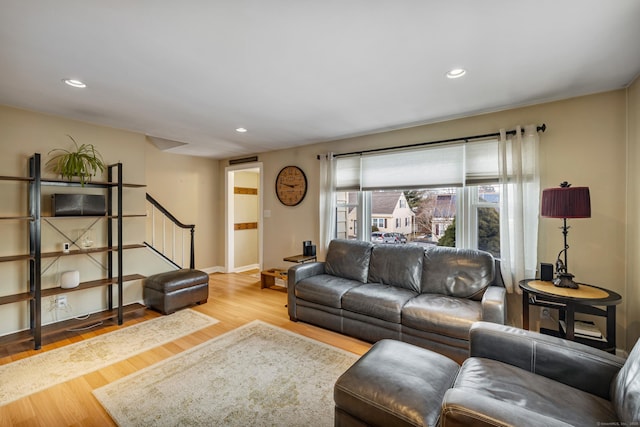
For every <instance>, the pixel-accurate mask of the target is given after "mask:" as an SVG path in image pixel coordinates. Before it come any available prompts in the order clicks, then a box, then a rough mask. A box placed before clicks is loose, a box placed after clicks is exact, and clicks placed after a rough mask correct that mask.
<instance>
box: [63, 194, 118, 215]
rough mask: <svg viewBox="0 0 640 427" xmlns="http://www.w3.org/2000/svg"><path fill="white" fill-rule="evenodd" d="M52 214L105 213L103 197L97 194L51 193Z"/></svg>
mask: <svg viewBox="0 0 640 427" xmlns="http://www.w3.org/2000/svg"><path fill="white" fill-rule="evenodd" d="M51 212H52V213H53V216H83V215H88V216H100V215H105V214H106V213H107V208H106V203H105V198H104V196H102V195H99V194H53V195H51Z"/></svg>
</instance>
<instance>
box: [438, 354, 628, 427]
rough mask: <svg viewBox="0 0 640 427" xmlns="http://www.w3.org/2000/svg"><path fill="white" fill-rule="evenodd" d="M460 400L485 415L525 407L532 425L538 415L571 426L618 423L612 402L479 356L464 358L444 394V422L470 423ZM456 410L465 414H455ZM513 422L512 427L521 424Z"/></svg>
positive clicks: (469, 412) (470, 413) (470, 417)
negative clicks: (472, 403)
mask: <svg viewBox="0 0 640 427" xmlns="http://www.w3.org/2000/svg"><path fill="white" fill-rule="evenodd" d="M460 400H464V401H465V402H467V403H468V402H469V401H474V400H475V401H477V402H478V403H480V404H481V405H482V406H480V408H482V411H483V412H485V411H486V413H490V412H494V411H492V409H495V410H498V411H500V412H501V413H510V412H511V411H509V407H511V408H516V407H517V408H518V411H513V412H520V411H521V409H522V408H524V409H526V410H527V411H528V412H530V413H531V417H532V418H531V420H530V421H531V422H533V421H532V420H533V419H534V417H535V416H536V415H538V414H540V415H544V416H545V417H547V418H548V419H550V420H555V421H556V422H557V421H562V422H565V423H567V424H568V425H574V426H588V425H594V420H598V421H600V423H599V424H602V425H606V424H607V423H614V422H615V421H617V420H618V417H617V415H616V413H615V411H614V409H613V405H612V403H611V402H609V401H607V400H605V399H603V398H601V397H598V396H595V395H593V394H590V393H587V392H584V391H582V390H578V389H576V388H573V387H570V386H568V385H565V384H563V383H560V382H558V381H554V380H551V379H549V378H547V377H543V376H541V375H536V374H534V373H532V372H529V371H525V370H524V369H520V368H517V367H515V366H512V365H508V364H506V363H502V362H498V361H495V360H491V359H484V358H479V357H473V358H470V359H467V360H466V361H465V362H464V363H463V364H462V367H461V368H460V371H459V373H458V376H457V378H456V381H455V383H454V386H453V388H452V389H451V390H449V391H447V394H446V395H445V399H444V402H443V416H444V418H445V420H446V419H447V418H449V417H450V418H457V419H458V420H460V419H465V420H466V422H471V421H472V420H473V413H472V411H470V410H469V408H468V407H466V408H465V407H464V406H461V405H459V403H460V404H461V403H463V402H459V401H460ZM465 405H466V403H465ZM457 408H460V411H464V412H465V413H460V412H459V411H458V413H456V411H457ZM512 421H514V422H515V424H514V425H523V424H521V423H520V422H519V421H517V420H512ZM454 424H455V423H454ZM527 424H529V422H527ZM492 425H494V424H492Z"/></svg>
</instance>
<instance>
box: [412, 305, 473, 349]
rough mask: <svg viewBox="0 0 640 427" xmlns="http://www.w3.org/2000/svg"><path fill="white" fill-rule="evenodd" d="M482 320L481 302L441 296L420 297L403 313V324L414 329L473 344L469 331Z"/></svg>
mask: <svg viewBox="0 0 640 427" xmlns="http://www.w3.org/2000/svg"><path fill="white" fill-rule="evenodd" d="M478 320H482V305H481V304H480V303H479V302H478V301H472V300H469V299H464V298H456V297H450V296H446V295H437V294H420V295H418V296H416V297H415V298H412V299H411V300H409V301H408V302H407V303H406V304H405V306H404V307H403V309H402V324H403V325H406V326H408V327H410V328H413V329H418V330H421V331H426V332H433V333H436V334H442V335H447V336H450V337H453V338H459V339H463V340H469V328H470V327H471V324H472V323H473V322H477V321H478Z"/></svg>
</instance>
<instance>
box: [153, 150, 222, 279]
mask: <svg viewBox="0 0 640 427" xmlns="http://www.w3.org/2000/svg"><path fill="white" fill-rule="evenodd" d="M144 147H145V151H144V154H145V167H146V183H147V192H148V193H149V194H150V195H151V196H152V197H153V198H154V199H156V200H157V201H158V202H160V204H162V205H163V206H164V207H165V208H166V209H168V210H169V212H171V213H172V214H173V215H174V216H175V217H176V218H177V219H178V220H180V221H181V222H182V223H183V224H195V225H196V228H195V245H196V250H195V254H196V268H199V269H212V268H217V267H221V266H222V265H223V261H224V257H222V256H218V254H219V253H220V252H219V251H218V249H217V245H218V241H219V240H222V241H224V238H223V236H224V228H223V226H224V213H223V214H222V215H221V214H220V212H219V206H218V198H219V196H218V192H219V191H222V190H221V187H220V186H218V185H216V179H217V176H218V163H219V162H218V161H217V160H211V159H207V158H200V157H193V156H181V155H176V154H171V153H166V152H163V151H160V150H158V149H157V148H156V147H155V146H154V145H153V144H152V143H151V142H146V143H145V145H144ZM223 194H224V193H223ZM222 253H224V252H222Z"/></svg>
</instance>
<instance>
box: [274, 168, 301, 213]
mask: <svg viewBox="0 0 640 427" xmlns="http://www.w3.org/2000/svg"><path fill="white" fill-rule="evenodd" d="M306 194H307V177H306V175H305V174H304V172H302V169H300V168H299V167H297V166H285V167H283V168H282V170H281V171H280V172H279V173H278V177H277V178H276V195H277V196H278V200H280V203H282V204H283V205H285V206H296V205H298V204H300V202H302V200H303V199H304V196H306Z"/></svg>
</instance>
